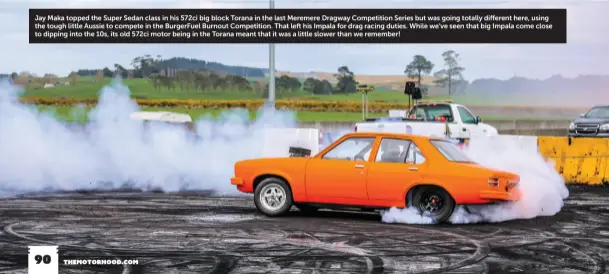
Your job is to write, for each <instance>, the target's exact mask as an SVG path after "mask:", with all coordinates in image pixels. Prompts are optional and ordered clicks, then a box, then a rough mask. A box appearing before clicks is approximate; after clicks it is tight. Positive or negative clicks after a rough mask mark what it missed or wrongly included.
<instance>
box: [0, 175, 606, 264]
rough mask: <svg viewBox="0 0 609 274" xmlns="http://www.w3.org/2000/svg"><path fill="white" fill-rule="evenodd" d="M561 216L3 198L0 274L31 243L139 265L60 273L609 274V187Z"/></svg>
mask: <svg viewBox="0 0 609 274" xmlns="http://www.w3.org/2000/svg"><path fill="white" fill-rule="evenodd" d="M570 191H571V197H570V198H569V199H568V200H567V202H566V203H567V204H566V206H565V208H564V209H563V211H562V212H560V213H559V214H557V215H556V216H553V217H541V218H535V219H531V220H516V221H510V222H504V223H498V224H472V225H442V226H426V225H401V224H383V223H381V222H380V217H379V215H378V214H372V213H359V212H357V213H354V212H336V211H334V212H331V211H326V212H323V211H322V212H319V213H317V214H316V215H314V216H303V215H301V214H300V212H298V211H296V210H294V211H293V212H291V214H290V216H287V217H284V218H267V217H263V216H261V215H259V214H257V213H256V210H255V208H254V207H253V201H252V199H251V197H247V198H218V197H211V196H210V195H209V194H207V193H182V194H167V193H67V194H53V195H31V196H23V197H19V198H12V199H2V200H0V216H1V217H0V222H1V223H0V224H1V225H2V227H3V229H2V231H1V232H0V273H27V253H28V250H27V246H28V245H51V244H53V245H55V244H56V245H60V259H77V258H78V259H87V258H100V257H103V258H122V259H137V260H138V261H139V265H137V266H132V267H123V266H90V265H89V266H65V265H61V264H60V273H85V274H86V273H125V274H126V273H536V274H538V273H607V272H608V270H609V269H608V268H607V264H608V263H609V188H587V187H586V188H584V187H570Z"/></svg>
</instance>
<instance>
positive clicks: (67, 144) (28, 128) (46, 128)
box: [0, 80, 295, 195]
mask: <svg viewBox="0 0 609 274" xmlns="http://www.w3.org/2000/svg"><path fill="white" fill-rule="evenodd" d="M21 92H22V91H21V90H19V89H17V88H16V87H13V86H10V85H9V84H8V83H2V84H0V151H2V153H0V193H3V194H4V195H14V194H19V193H24V192H37V191H59V190H64V191H70V190H80V189H111V188H119V187H130V188H138V189H143V190H152V189H162V190H164V191H180V190H203V189H204V190H213V191H216V192H219V193H223V194H236V193H237V191H236V189H235V188H234V187H233V186H232V185H230V183H229V179H230V177H231V176H232V173H233V165H234V163H235V162H236V161H239V160H243V159H248V158H256V157H260V154H261V153H262V148H261V146H260V144H261V143H262V138H263V137H264V134H263V131H264V129H265V128H269V127H293V126H294V125H295V117H294V114H293V113H290V112H280V111H275V110H261V112H260V113H259V115H258V116H257V117H258V118H257V119H256V121H253V122H250V120H249V115H248V113H247V111H238V110H237V111H231V112H226V113H223V114H222V115H221V117H219V119H213V120H212V119H211V117H207V118H206V119H201V120H199V121H197V122H196V129H197V134H198V135H199V136H201V137H202V138H201V139H196V138H193V136H192V135H193V134H192V133H190V132H189V131H188V130H187V129H186V128H185V127H184V126H183V125H171V124H166V123H148V124H147V125H144V123H143V122H142V121H137V120H132V119H130V117H129V115H130V114H131V113H132V112H134V111H139V108H138V106H137V105H136V103H135V102H134V101H132V100H131V99H130V96H129V93H130V92H129V90H128V88H127V87H126V86H124V85H123V84H121V81H120V80H116V81H114V82H113V83H112V84H111V85H109V86H106V87H104V88H103V89H102V90H101V91H100V98H99V103H98V105H97V106H96V107H95V108H94V109H93V110H92V111H91V112H90V113H89V114H88V115H89V121H90V123H88V124H87V125H86V128H84V130H83V129H80V128H79V129H74V128H70V127H68V126H67V125H66V123H64V122H61V121H59V120H58V119H57V118H56V117H55V116H54V115H53V114H51V113H47V112H40V111H39V110H38V109H36V107H34V106H28V105H24V104H22V103H20V102H19V101H18V96H19V95H20V93H21Z"/></svg>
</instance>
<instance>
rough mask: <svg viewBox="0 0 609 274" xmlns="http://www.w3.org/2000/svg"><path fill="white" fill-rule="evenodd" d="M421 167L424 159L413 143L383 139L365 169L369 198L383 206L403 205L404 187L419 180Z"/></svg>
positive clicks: (424, 164)
mask: <svg viewBox="0 0 609 274" xmlns="http://www.w3.org/2000/svg"><path fill="white" fill-rule="evenodd" d="M425 167H426V159H425V157H424V156H423V154H422V153H421V151H420V150H419V148H418V147H417V145H416V144H415V143H414V142H412V141H411V140H407V139H394V138H383V139H382V140H381V142H380V146H379V149H378V152H377V153H376V157H375V160H374V162H373V163H371V164H370V167H369V168H368V178H367V189H368V197H369V199H370V200H377V201H381V202H383V203H385V204H386V205H387V206H394V205H399V204H403V202H404V200H405V198H406V197H405V194H406V193H405V191H406V189H408V188H409V187H410V186H411V185H412V184H415V183H417V182H420V181H422V180H423V175H422V174H423V173H424V171H425Z"/></svg>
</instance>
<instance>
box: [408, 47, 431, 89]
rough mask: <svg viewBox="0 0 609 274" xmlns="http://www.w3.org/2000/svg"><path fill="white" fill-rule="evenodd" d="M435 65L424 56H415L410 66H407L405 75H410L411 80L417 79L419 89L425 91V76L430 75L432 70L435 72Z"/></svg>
mask: <svg viewBox="0 0 609 274" xmlns="http://www.w3.org/2000/svg"><path fill="white" fill-rule="evenodd" d="M433 67H434V64H433V63H432V62H431V61H429V60H427V58H425V56H423V55H415V56H414V57H412V61H411V62H410V64H408V65H407V66H406V70H404V73H405V74H406V75H408V77H410V78H416V79H417V83H418V84H419V87H420V88H421V89H422V90H424V88H423V86H421V80H422V78H423V76H424V75H429V73H431V70H433Z"/></svg>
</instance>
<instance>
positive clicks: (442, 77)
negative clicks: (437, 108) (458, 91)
mask: <svg viewBox="0 0 609 274" xmlns="http://www.w3.org/2000/svg"><path fill="white" fill-rule="evenodd" d="M442 58H443V59H444V66H445V68H444V69H442V70H439V71H437V72H436V73H435V74H434V76H435V77H437V78H438V79H436V80H434V83H436V84H439V85H440V86H442V87H448V95H451V94H452V91H453V87H454V86H455V82H457V83H459V82H461V81H462V80H463V75H462V73H463V71H464V70H465V68H463V67H461V66H459V62H460V61H461V59H460V58H459V54H458V53H456V52H455V51H454V50H448V51H446V52H444V53H442Z"/></svg>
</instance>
